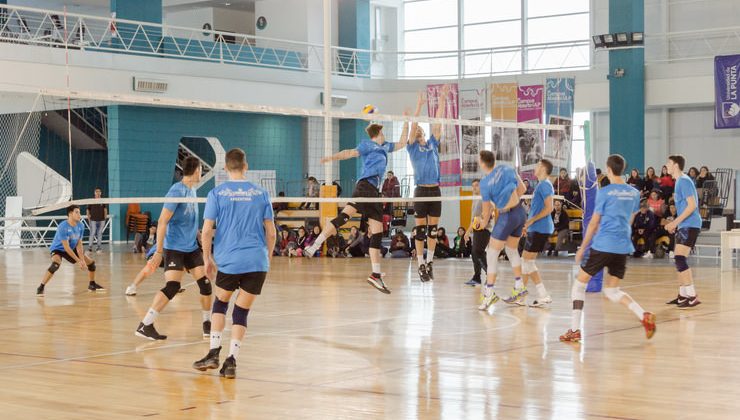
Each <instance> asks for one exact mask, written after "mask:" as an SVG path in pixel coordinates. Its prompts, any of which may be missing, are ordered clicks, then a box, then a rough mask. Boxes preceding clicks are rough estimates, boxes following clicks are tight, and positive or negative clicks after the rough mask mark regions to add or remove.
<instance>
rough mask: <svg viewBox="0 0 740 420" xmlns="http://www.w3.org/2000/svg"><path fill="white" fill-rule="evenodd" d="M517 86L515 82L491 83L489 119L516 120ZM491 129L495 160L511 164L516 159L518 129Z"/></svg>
mask: <svg viewBox="0 0 740 420" xmlns="http://www.w3.org/2000/svg"><path fill="white" fill-rule="evenodd" d="M517 86H518V85H517V84H516V83H494V84H492V85H491V89H490V92H491V119H492V120H493V121H511V122H515V121H516V118H517V115H516V113H517ZM492 131H493V132H492V136H493V144H492V146H493V152H494V153H495V155H496V161H497V162H504V163H508V164H511V165H513V164H514V162H515V161H516V151H517V138H518V137H519V132H518V130H517V129H516V128H495V127H494V128H493V130H492Z"/></svg>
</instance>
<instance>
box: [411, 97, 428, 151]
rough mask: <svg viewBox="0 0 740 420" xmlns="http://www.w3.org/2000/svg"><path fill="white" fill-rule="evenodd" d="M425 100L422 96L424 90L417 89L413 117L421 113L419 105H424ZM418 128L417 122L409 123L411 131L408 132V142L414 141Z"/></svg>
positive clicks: (412, 142)
mask: <svg viewBox="0 0 740 420" xmlns="http://www.w3.org/2000/svg"><path fill="white" fill-rule="evenodd" d="M425 101H426V98H425V97H424V92H422V91H419V95H418V97H417V98H416V111H414V117H418V116H419V115H421V107H422V106H423V105H424V102H425ZM418 129H419V122H418V121H414V123H413V124H411V131H410V132H409V144H414V142H415V141H416V131H417V130H418Z"/></svg>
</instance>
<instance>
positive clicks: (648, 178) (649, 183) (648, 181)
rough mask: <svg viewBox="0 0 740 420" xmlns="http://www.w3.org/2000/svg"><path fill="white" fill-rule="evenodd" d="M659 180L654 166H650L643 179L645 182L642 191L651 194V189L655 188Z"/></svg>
mask: <svg viewBox="0 0 740 420" xmlns="http://www.w3.org/2000/svg"><path fill="white" fill-rule="evenodd" d="M657 180H658V177H657V176H655V169H654V168H653V167H652V166H649V167H648V168H647V169H646V170H645V178H643V180H642V182H643V184H642V191H641V192H642V193H644V194H643V195H646V196H647V195H650V191H652V190H653V188H655V187H656V186H657V185H656V181H657Z"/></svg>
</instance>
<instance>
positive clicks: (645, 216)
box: [632, 202, 658, 258]
mask: <svg viewBox="0 0 740 420" xmlns="http://www.w3.org/2000/svg"><path fill="white" fill-rule="evenodd" d="M657 227H658V222H657V219H656V217H655V215H654V214H653V212H651V211H650V208H649V207H648V205H647V203H646V202H643V203H642V204H641V205H640V211H639V212H638V213H637V214H636V215H635V220H634V221H633V222H632V245H634V247H635V254H634V256H635V258H640V257H642V256H644V257H645V258H653V251H654V250H655V244H654V243H651V242H650V239H654V238H655V235H654V234H655V230H656V229H657ZM640 240H642V242H643V243H642V245H641V244H640ZM646 251H647V252H646Z"/></svg>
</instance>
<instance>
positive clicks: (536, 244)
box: [524, 232, 551, 253]
mask: <svg viewBox="0 0 740 420" xmlns="http://www.w3.org/2000/svg"><path fill="white" fill-rule="evenodd" d="M550 236H551V235H548V234H546V233H539V232H527V239H526V240H525V241H524V250H525V251H527V252H536V253H540V252H542V251H544V250H545V245H546V244H547V241H548V240H549V239H550Z"/></svg>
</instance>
